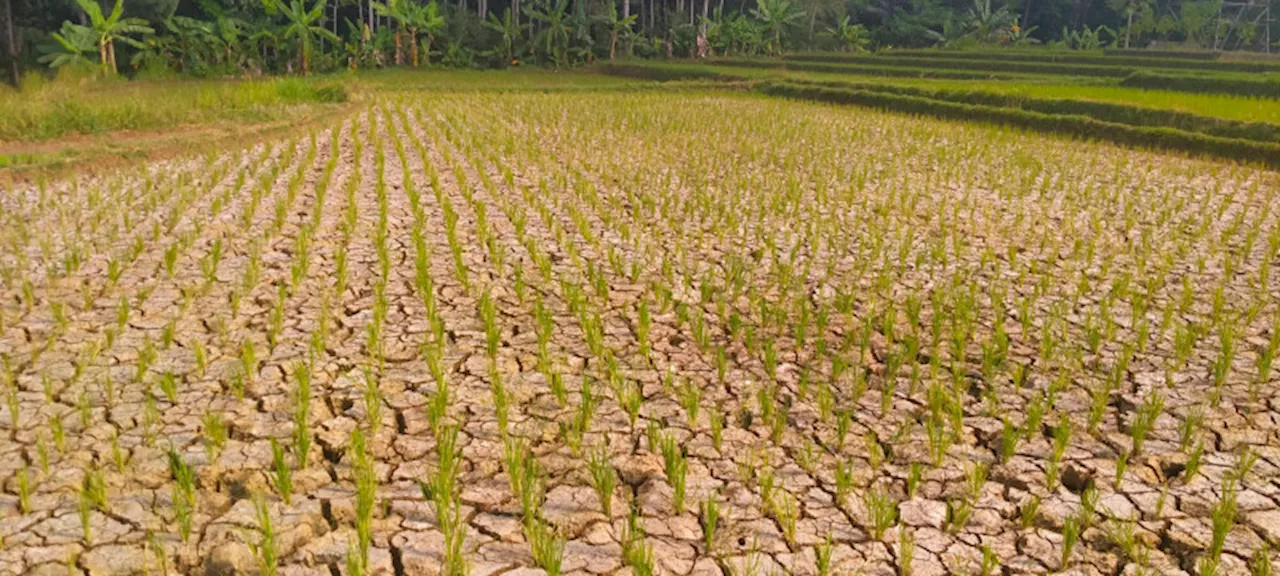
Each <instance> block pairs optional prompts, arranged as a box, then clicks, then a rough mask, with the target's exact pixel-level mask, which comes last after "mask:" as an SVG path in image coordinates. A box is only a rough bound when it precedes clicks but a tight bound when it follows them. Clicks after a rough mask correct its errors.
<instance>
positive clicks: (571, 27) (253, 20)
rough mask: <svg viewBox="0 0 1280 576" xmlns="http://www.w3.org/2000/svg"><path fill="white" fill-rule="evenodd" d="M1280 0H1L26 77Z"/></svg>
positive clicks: (431, 60)
mask: <svg viewBox="0 0 1280 576" xmlns="http://www.w3.org/2000/svg"><path fill="white" fill-rule="evenodd" d="M1271 1H1272V0H1253V2H1250V3H1247V4H1245V5H1241V4H1240V3H1238V2H1227V3H1226V4H1225V5H1224V3H1223V0H443V1H440V0H432V1H430V2H424V1H423V0H385V2H379V1H377V0H189V1H182V0H0V8H3V16H4V18H5V20H4V22H3V25H2V26H0V35H2V36H3V38H4V48H5V49H4V59H5V61H6V62H5V65H6V68H8V70H9V72H10V74H9V76H10V80H11V81H13V82H14V83H17V82H18V81H19V78H20V74H21V71H22V70H24V69H28V70H39V69H48V68H61V67H64V66H97V67H100V68H101V69H102V70H103V72H104V73H106V74H120V73H127V74H130V75H139V76H144V77H155V76H162V75H165V74H175V73H176V74H182V75H190V76H223V75H253V74H268V73H298V74H309V73H311V72H313V71H332V70H338V69H343V68H349V69H360V68H371V67H388V66H414V67H416V66H424V65H436V66H447V67H458V68H483V67H507V66H514V65H523V64H537V65H546V66H555V67H565V66H574V65H578V64H583V63H591V62H594V61H596V60H602V59H606V58H607V59H614V58H617V57H620V56H626V57H640V58H654V57H661V58H672V57H704V56H752V55H764V54H780V53H782V52H783V51H786V50H845V51H864V50H884V49H891V48H894V47H904V48H908V47H909V48H918V47H930V46H936V47H943V48H965V47H971V46H976V45H987V44H999V45H1010V44H1011V45H1027V44H1050V45H1054V46H1057V47H1061V48H1067V49H1084V50H1089V49H1097V48H1101V47H1104V46H1121V47H1145V46H1151V45H1157V44H1159V45H1167V46H1172V47H1177V48H1195V49H1210V50H1237V49H1239V50H1260V49H1262V48H1265V47H1266V45H1265V42H1267V41H1268V39H1269V34H1268V32H1269V30H1268V26H1269V23H1268V21H1267V19H1266V18H1265V7H1266V4H1265V3H1267V2H1271Z"/></svg>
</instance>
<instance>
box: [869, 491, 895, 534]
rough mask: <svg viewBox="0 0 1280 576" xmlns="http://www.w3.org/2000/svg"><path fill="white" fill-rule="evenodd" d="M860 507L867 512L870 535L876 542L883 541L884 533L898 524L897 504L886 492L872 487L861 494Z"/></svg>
mask: <svg viewBox="0 0 1280 576" xmlns="http://www.w3.org/2000/svg"><path fill="white" fill-rule="evenodd" d="M862 505H863V507H864V508H865V509H866V511H867V516H868V521H869V522H870V528H871V533H872V535H873V536H874V537H875V539H876V540H883V539H884V533H885V532H886V531H888V530H889V528H891V527H893V526H894V525H895V524H897V523H898V502H897V501H895V500H894V499H893V496H891V495H889V494H888V493H887V492H885V491H883V490H881V489H879V488H876V487H872V488H869V489H868V490H867V491H866V492H865V493H864V494H863V499H862Z"/></svg>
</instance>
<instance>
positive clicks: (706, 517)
mask: <svg viewBox="0 0 1280 576" xmlns="http://www.w3.org/2000/svg"><path fill="white" fill-rule="evenodd" d="M698 510H699V513H698V521H699V522H700V523H701V524H702V544H703V546H704V548H703V550H704V552H706V553H708V554H710V553H711V551H712V550H713V549H714V548H715V540H716V528H717V527H718V526H719V524H720V502H719V500H717V495H716V494H715V493H714V492H713V493H711V494H708V495H707V497H706V499H705V500H703V501H702V503H701V504H700V505H699V508H698Z"/></svg>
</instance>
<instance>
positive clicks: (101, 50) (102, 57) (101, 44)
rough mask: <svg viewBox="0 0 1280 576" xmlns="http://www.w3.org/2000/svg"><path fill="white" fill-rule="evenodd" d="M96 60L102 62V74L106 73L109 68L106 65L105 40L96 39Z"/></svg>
mask: <svg viewBox="0 0 1280 576" xmlns="http://www.w3.org/2000/svg"><path fill="white" fill-rule="evenodd" d="M98 60H99V61H101V62H102V74H103V75H106V74H107V72H108V71H109V70H110V69H109V68H108V67H107V41H106V40H98Z"/></svg>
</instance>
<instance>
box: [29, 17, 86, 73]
mask: <svg viewBox="0 0 1280 576" xmlns="http://www.w3.org/2000/svg"><path fill="white" fill-rule="evenodd" d="M51 37H52V38H53V40H54V43H53V44H42V45H41V46H40V47H39V50H40V52H42V53H43V55H42V56H40V58H39V60H38V61H39V62H40V63H41V64H48V65H49V67H50V68H61V67H63V66H67V65H69V64H77V63H79V64H89V63H90V60H89V57H88V56H87V55H88V54H89V53H91V52H93V50H94V44H95V42H96V41H97V36H96V35H95V34H94V33H93V29H92V28H89V27H87V26H81V25H79V24H73V23H71V22H63V23H62V30H61V31H59V32H54V33H53V34H52V35H51Z"/></svg>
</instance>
